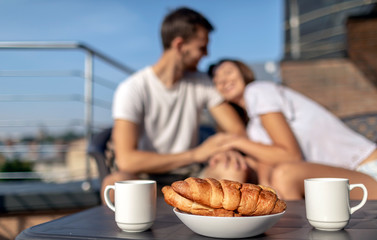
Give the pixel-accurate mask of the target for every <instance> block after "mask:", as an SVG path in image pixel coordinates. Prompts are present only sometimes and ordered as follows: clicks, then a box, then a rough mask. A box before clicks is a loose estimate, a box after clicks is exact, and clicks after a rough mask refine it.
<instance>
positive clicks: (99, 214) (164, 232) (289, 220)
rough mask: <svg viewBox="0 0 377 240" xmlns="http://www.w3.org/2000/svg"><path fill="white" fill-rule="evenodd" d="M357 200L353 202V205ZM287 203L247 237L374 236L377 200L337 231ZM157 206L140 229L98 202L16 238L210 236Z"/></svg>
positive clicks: (302, 208) (166, 207)
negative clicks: (129, 229) (274, 219)
mask: <svg viewBox="0 0 377 240" xmlns="http://www.w3.org/2000/svg"><path fill="white" fill-rule="evenodd" d="M356 204H357V202H352V206H354V205H356ZM287 205H288V206H287V210H286V213H285V214H284V215H283V217H282V218H281V219H280V220H279V222H278V223H277V224H276V225H274V226H273V227H272V228H271V229H269V230H268V231H266V232H265V233H264V234H262V235H259V236H255V237H252V238H250V239H321V240H323V239H333V240H335V239H341V240H348V239H357V240H361V239H363V240H368V239H377V200H376V201H368V202H367V203H366V204H365V205H364V207H363V208H361V209H360V210H358V211H356V212H355V213H354V214H353V215H352V218H351V220H350V222H349V224H348V225H347V226H346V228H345V229H344V230H342V231H337V232H323V231H318V230H315V229H313V228H312V227H311V226H310V225H309V223H308V221H307V220H306V217H305V202H304V201H289V202H287ZM157 206H158V209H157V218H156V221H155V223H154V225H153V226H152V228H151V229H150V230H147V231H145V232H142V233H126V232H123V231H121V230H120V229H119V228H118V227H117V225H116V223H115V220H114V213H113V212H112V211H111V210H110V209H108V208H107V207H106V206H98V207H94V208H91V209H88V210H85V211H82V212H79V213H75V214H72V215H69V216H65V217H63V218H60V219H57V220H53V221H50V222H47V223H44V224H40V225H36V226H34V227H31V228H28V229H26V230H24V231H23V232H21V233H20V234H19V235H18V236H17V238H16V239H17V240H24V239H29V240H30V239H167V240H169V239H174V240H177V239H180V240H183V239H213V238H208V237H204V236H201V235H198V234H196V233H194V232H192V231H191V230H190V229H189V228H187V227H186V226H185V225H184V224H183V223H182V222H180V220H179V219H178V218H177V217H176V216H175V214H174V213H173V209H172V207H171V206H169V205H167V204H166V203H165V202H164V200H163V199H162V198H161V197H159V198H158V199H157Z"/></svg>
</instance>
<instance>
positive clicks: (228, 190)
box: [162, 177, 286, 217]
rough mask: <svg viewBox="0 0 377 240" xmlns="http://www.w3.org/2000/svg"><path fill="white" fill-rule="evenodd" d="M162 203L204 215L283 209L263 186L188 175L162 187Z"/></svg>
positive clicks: (248, 213) (240, 214) (264, 212)
mask: <svg viewBox="0 0 377 240" xmlns="http://www.w3.org/2000/svg"><path fill="white" fill-rule="evenodd" d="M162 192H163V194H164V198H165V201H166V203H168V204H169V205H171V206H173V207H176V208H178V209H179V210H181V211H184V212H188V213H192V214H196V215H205V216H226V217H232V216H260V215H268V214H274V213H280V212H283V211H284V210H285V209H286V204H285V202H284V201H282V200H280V199H279V198H278V197H277V195H276V194H275V192H274V191H273V190H272V189H270V188H266V187H263V186H258V185H254V184H250V183H239V182H235V181H229V180H219V181H218V180H216V179H213V178H205V179H201V178H194V177H190V178H187V179H185V180H184V181H176V182H174V183H173V184H172V185H171V186H165V187H163V188H162Z"/></svg>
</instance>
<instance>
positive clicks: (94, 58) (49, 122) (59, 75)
mask: <svg viewBox="0 0 377 240" xmlns="http://www.w3.org/2000/svg"><path fill="white" fill-rule="evenodd" d="M38 53H39V54H38ZM47 53H48V54H47ZM22 54H26V55H27V57H26V58H25V57H23V55H22ZM30 54H31V55H32V56H31V57H30ZM67 54H68V55H74V57H73V59H74V60H70V58H69V57H67ZM78 54H79V57H80V60H78V61H77V59H76V58H77V55H78ZM62 55H64V56H62ZM5 58H6V59H7V60H6V59H5ZM39 58H40V59H39ZM30 59H32V60H31V61H30ZM34 59H35V61H34ZM63 59H64V60H63ZM67 59H68V60H67ZM55 60H58V61H57V63H56V64H55V65H56V66H57V65H58V66H59V67H56V66H53V65H54V64H53V63H52V62H54V61H55ZM38 61H40V64H38ZM0 62H2V64H0V83H1V85H0V86H2V87H0V105H2V106H4V107H0V111H1V114H0V160H1V156H2V158H5V159H6V156H10V155H13V156H14V155H15V154H17V155H18V156H23V155H25V154H29V155H30V154H31V155H32V154H33V153H34V155H35V154H39V156H41V154H44V155H45V156H46V155H48V153H51V152H55V153H59V152H62V153H66V151H67V147H66V146H65V144H60V148H59V150H56V149H54V147H53V146H51V145H49V143H47V144H46V143H45V144H39V145H38V148H35V146H34V150H30V148H31V147H32V146H30V145H28V146H26V145H25V144H24V143H22V142H18V143H16V144H15V143H12V144H10V145H9V144H8V143H7V142H6V139H5V138H6V137H5V136H6V135H9V134H11V133H12V132H16V131H17V132H22V131H23V129H34V132H36V131H37V130H35V129H39V128H43V129H55V130H56V129H61V128H76V129H78V132H80V133H81V134H82V136H83V137H84V138H85V143H86V146H85V147H82V148H81V149H76V150H75V151H80V152H82V153H85V152H86V147H87V146H88V144H89V142H90V139H91V137H92V134H93V132H94V131H96V130H100V129H101V128H104V127H107V126H108V124H111V100H112V98H111V94H112V93H113V91H114V90H115V88H116V86H117V85H118V83H119V82H120V81H121V80H122V79H124V78H125V77H126V76H127V75H129V74H131V73H132V72H133V69H131V68H130V67H127V66H125V65H124V64H122V63H120V62H118V61H116V60H114V59H113V58H110V57H109V56H107V55H105V54H103V53H101V52H100V51H98V50H95V49H94V48H92V47H89V46H88V45H86V44H83V43H79V42H0ZM62 63H63V64H62ZM65 63H66V65H67V66H66V67H64V66H62V65H65ZM101 64H102V65H101ZM36 66H37V67H36ZM95 66H96V67H95ZM67 67H68V68H73V69H68V70H67V69H66V68H67ZM62 68H63V70H62ZM97 69H98V70H97ZM99 71H103V72H104V73H102V75H101V74H100V73H99ZM104 75H105V76H106V77H103V76H104ZM25 79H26V81H27V84H21V83H20V85H19V86H17V90H16V91H8V90H7V88H6V87H5V88H4V86H7V84H9V83H12V84H14V82H17V81H20V82H23V83H25ZM40 79H44V80H43V81H55V80H56V79H57V80H56V82H59V81H60V82H59V86H60V84H62V81H63V82H64V81H67V79H74V81H75V85H74V87H72V89H70V90H72V92H69V93H64V94H62V93H59V94H58V93H56V92H54V91H53V90H54V87H51V86H52V85H54V84H52V85H50V84H49V86H46V87H43V86H42V87H41V88H43V89H38V91H35V88H33V87H29V86H30V85H33V84H34V82H37V81H38V80H40ZM77 79H80V80H82V81H80V82H79V83H77V81H76V80H77ZM2 89H3V90H2ZM4 89H5V90H4ZM97 89H105V90H102V91H107V92H110V94H107V96H108V97H105V99H103V98H102V99H101V98H100V95H101V94H100V92H101V90H98V92H99V93H98V94H97V93H96V92H97V91H95V90H97ZM43 103H44V104H50V105H51V104H53V107H52V109H53V108H54V104H55V105H56V108H64V111H65V112H66V114H64V118H63V117H59V116H58V119H50V118H48V119H47V118H46V117H42V116H43V115H44V114H41V118H42V119H39V118H38V114H40V113H39V112H38V111H35V115H36V116H34V118H30V117H33V116H31V115H33V114H34V113H33V114H30V111H27V113H26V114H28V113H29V115H28V116H25V115H22V111H24V110H25V108H28V106H29V105H27V104H35V105H36V106H35V105H34V106H33V109H38V110H40V105H43ZM62 104H63V105H62ZM72 104H76V105H80V109H81V110H79V111H78V112H81V116H78V115H74V114H72V117H71V118H69V115H70V112H71V111H72V112H73V110H71V108H70V107H69V106H71V105H72ZM76 105H75V109H76V108H77V107H76ZM13 106H16V107H17V108H18V109H19V112H18V114H16V115H11V114H9V111H8V110H7V109H8V108H10V107H11V108H13ZM62 106H63V107H62ZM96 109H100V111H99V114H97V116H100V117H98V118H99V120H98V121H97V120H96V117H95V116H94V112H95V110H96ZM13 110H14V109H13ZM50 110H51V108H46V110H45V111H47V112H48V111H50ZM62 110H63V109H62ZM42 111H44V110H43V109H42ZM31 112H33V111H31ZM51 115H53V113H51ZM104 115H105V116H106V117H104ZM53 117H54V116H51V118H53ZM101 120H102V121H103V122H101ZM1 141H3V144H1ZM54 146H55V147H57V146H59V144H54ZM21 159H22V158H21ZM42 160H43V159H41V158H39V159H34V161H42ZM46 161H47V160H46ZM41 175H45V176H47V177H48V178H53V177H54V176H55V177H57V176H59V174H58V173H56V172H49V171H48V170H47V172H45V173H42V172H38V171H36V172H33V173H25V172H5V173H0V180H2V179H3V180H4V179H20V178H22V179H37V178H40V177H41ZM85 175H86V176H85V177H86V179H90V178H91V170H90V160H89V158H88V157H87V156H86V159H85Z"/></svg>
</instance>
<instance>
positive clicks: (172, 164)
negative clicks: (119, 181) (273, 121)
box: [112, 119, 232, 173]
mask: <svg viewBox="0 0 377 240" xmlns="http://www.w3.org/2000/svg"><path fill="white" fill-rule="evenodd" d="M138 129H139V128H138V125H137V124H135V123H133V122H130V121H127V120H119V119H117V120H115V122H114V127H113V134H112V135H113V141H114V147H115V154H116V163H117V166H118V168H119V170H120V171H123V172H129V173H139V172H146V173H164V172H168V171H170V170H173V169H176V168H179V167H182V166H185V165H188V164H191V163H194V162H205V161H207V160H208V158H209V157H210V156H211V155H213V154H214V153H216V152H219V151H222V150H223V149H222V145H223V143H224V142H226V141H228V140H229V139H230V138H231V137H232V136H229V135H221V134H218V135H215V136H212V137H210V138H209V139H207V140H206V141H205V142H204V143H203V144H201V145H200V146H198V147H196V148H194V149H192V150H188V151H186V152H182V153H177V154H159V153H155V152H146V151H140V150H138V149H137V143H138V139H139V132H138Z"/></svg>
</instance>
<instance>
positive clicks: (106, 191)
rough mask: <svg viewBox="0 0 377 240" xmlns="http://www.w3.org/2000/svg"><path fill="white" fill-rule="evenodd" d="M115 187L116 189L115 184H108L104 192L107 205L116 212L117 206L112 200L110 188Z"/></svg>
mask: <svg viewBox="0 0 377 240" xmlns="http://www.w3.org/2000/svg"><path fill="white" fill-rule="evenodd" d="M111 189H113V190H114V191H115V186H114V185H107V186H106V188H105V191H104V192H103V197H104V199H105V202H106V205H107V206H108V207H109V208H110V209H111V210H113V211H114V212H115V206H114V204H113V203H112V202H111V201H110V190H111Z"/></svg>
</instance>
